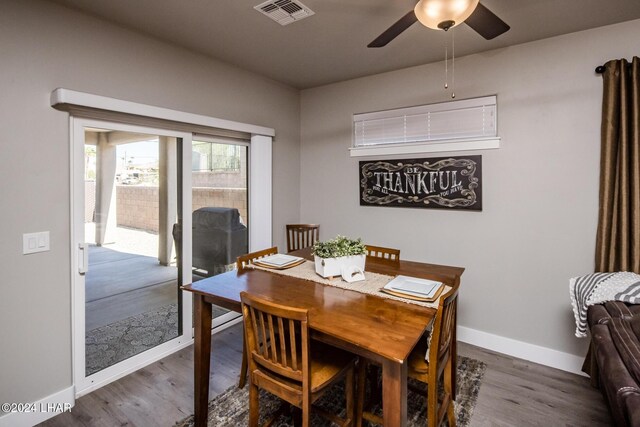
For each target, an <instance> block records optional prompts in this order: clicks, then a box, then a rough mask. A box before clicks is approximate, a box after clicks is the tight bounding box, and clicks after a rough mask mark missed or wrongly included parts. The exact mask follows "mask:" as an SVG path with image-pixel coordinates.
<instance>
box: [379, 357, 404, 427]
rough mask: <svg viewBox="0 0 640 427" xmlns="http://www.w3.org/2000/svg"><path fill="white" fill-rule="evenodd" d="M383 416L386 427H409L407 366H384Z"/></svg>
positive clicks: (392, 363) (397, 364)
mask: <svg viewBox="0 0 640 427" xmlns="http://www.w3.org/2000/svg"><path fill="white" fill-rule="evenodd" d="M382 416H383V418H384V426H385V427H406V426H407V364H406V363H397V362H393V361H390V360H387V361H385V362H384V363H383V364H382Z"/></svg>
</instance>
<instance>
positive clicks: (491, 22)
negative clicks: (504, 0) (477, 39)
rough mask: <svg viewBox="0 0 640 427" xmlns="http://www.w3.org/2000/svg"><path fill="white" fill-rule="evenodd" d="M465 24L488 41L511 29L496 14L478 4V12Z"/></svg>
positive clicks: (475, 11)
mask: <svg viewBox="0 0 640 427" xmlns="http://www.w3.org/2000/svg"><path fill="white" fill-rule="evenodd" d="M464 22H465V24H467V25H468V26H470V27H471V28H473V29H474V30H475V32H477V33H478V34H480V35H481V36H482V37H484V38H485V39H487V40H491V39H493V38H496V37H498V36H499V35H500V34H503V33H506V32H507V31H509V29H510V28H511V27H510V26H509V25H507V23H506V22H504V21H503V20H502V19H500V18H498V17H497V16H496V14H495V13H493V12H491V11H490V10H489V9H487V8H486V7H484V6H483V5H482V3H478V7H476V10H474V11H473V13H472V14H471V16H470V17H468V18H467V20H466V21H464Z"/></svg>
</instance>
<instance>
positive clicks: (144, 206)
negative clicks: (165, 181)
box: [116, 185, 247, 233]
mask: <svg viewBox="0 0 640 427" xmlns="http://www.w3.org/2000/svg"><path fill="white" fill-rule="evenodd" d="M192 197H193V200H192V206H193V210H196V209H199V208H202V207H207V206H215V207H225V208H236V209H238V211H239V212H240V215H241V216H242V219H243V220H244V221H245V224H246V223H247V190H246V189H244V188H207V187H195V188H193V195H192ZM116 203H117V209H116V211H117V215H116V216H117V221H118V226H124V227H131V228H137V229H141V230H145V231H150V232H154V233H157V232H158V213H159V190H158V187H143V186H128V185H118V186H116Z"/></svg>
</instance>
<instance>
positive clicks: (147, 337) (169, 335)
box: [86, 304, 178, 375]
mask: <svg viewBox="0 0 640 427" xmlns="http://www.w3.org/2000/svg"><path fill="white" fill-rule="evenodd" d="M177 336H178V306H177V305H176V304H170V305H167V306H165V307H162V308H161V309H160V310H157V311H150V312H147V313H142V314H138V315H136V316H131V317H128V318H126V319H123V320H120V321H118V322H115V323H112V324H110V325H106V326H102V327H100V328H96V329H93V330H91V331H88V332H87V333H86V375H91V374H93V373H96V372H98V371H101V370H102V369H104V368H106V367H109V366H111V365H114V364H116V363H118V362H121V361H123V360H125V359H128V358H129V357H131V356H135V355H136V354H138V353H142V352H143V351H145V350H148V349H150V348H153V347H155V346H157V345H159V344H162V343H163V342H167V341H169V340H171V339H173V338H175V337H177Z"/></svg>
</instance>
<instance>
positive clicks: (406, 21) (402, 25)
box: [367, 10, 418, 47]
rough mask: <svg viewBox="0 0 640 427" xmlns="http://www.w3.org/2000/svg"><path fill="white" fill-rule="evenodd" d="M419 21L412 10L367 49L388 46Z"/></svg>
mask: <svg viewBox="0 0 640 427" xmlns="http://www.w3.org/2000/svg"><path fill="white" fill-rule="evenodd" d="M417 20H418V18H417V17H416V14H415V12H414V11H413V10H412V11H410V12H409V13H407V14H406V15H404V16H403V17H402V18H400V19H398V21H397V22H396V23H395V24H393V25H392V26H390V27H389V28H387V30H386V31H385V32H384V33H382V34H380V35H379V36H378V37H377V38H376V39H375V40H374V41H372V42H371V43H369V44H368V45H367V47H382V46H386V45H387V44H388V43H389V42H390V41H391V40H393V39H395V38H396V37H398V36H399V35H400V34H401V33H402V32H403V31H404V30H406V29H407V28H409V27H410V26H412V25H413V24H415V22H416V21H417Z"/></svg>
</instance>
